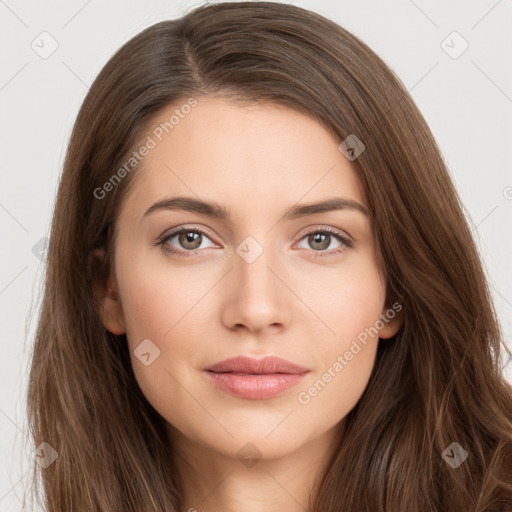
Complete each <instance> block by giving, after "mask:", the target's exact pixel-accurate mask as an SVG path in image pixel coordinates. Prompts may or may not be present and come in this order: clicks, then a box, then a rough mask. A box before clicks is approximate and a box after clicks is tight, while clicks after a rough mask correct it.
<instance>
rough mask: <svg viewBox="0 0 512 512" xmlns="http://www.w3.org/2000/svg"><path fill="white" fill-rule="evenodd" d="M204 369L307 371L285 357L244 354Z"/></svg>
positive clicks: (242, 371)
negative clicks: (261, 356)
mask: <svg viewBox="0 0 512 512" xmlns="http://www.w3.org/2000/svg"><path fill="white" fill-rule="evenodd" d="M205 370H207V371H211V372H216V373H221V372H224V373H226V372H233V373H252V374H272V373H304V372H307V371H309V370H308V369H307V368H303V367H301V366H298V365H296V364H294V363H292V362H290V361H287V360H286V359H282V358H280V357H273V356H267V357H264V358H262V359H254V358H251V357H246V356H239V357H233V358H231V359H225V360H224V361H221V362H219V363H216V364H214V365H212V366H209V367H208V368H205Z"/></svg>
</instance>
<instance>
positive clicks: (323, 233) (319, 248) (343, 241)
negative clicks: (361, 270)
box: [301, 228, 353, 256]
mask: <svg viewBox="0 0 512 512" xmlns="http://www.w3.org/2000/svg"><path fill="white" fill-rule="evenodd" d="M302 240H305V241H306V244H308V245H309V247H310V248H312V249H313V252H317V253H321V254H315V256H332V255H334V254H339V253H340V252H342V251H344V250H345V249H346V248H347V247H348V248H351V247H353V243H352V241H351V240H350V239H349V238H348V237H346V236H344V235H342V234H341V233H339V232H338V231H334V230H331V229H328V228H323V229H317V230H315V231H310V232H309V233H307V234H306V235H305V236H303V237H302V238H301V241H302ZM333 242H335V243H337V244H338V245H335V246H334V247H332V243H333ZM329 247H331V249H333V250H331V251H328V252H327V254H323V253H324V252H326V251H327V249H329ZM301 248H303V249H308V247H301Z"/></svg>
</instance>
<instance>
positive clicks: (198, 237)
mask: <svg viewBox="0 0 512 512" xmlns="http://www.w3.org/2000/svg"><path fill="white" fill-rule="evenodd" d="M174 239H176V242H175V243H176V244H178V246H179V247H178V248H176V245H173V243H172V242H173V240H174ZM205 240H209V238H208V235H207V234H206V233H205V232H204V231H203V230H201V229H199V228H185V227H183V228H180V229H176V230H174V231H172V232H171V233H169V234H167V235H164V236H163V237H162V238H160V240H159V241H158V243H157V245H161V246H162V249H163V250H164V251H166V252H170V253H173V254H175V255H177V256H184V257H187V256H188V254H186V253H194V251H196V250H198V249H205V248H207V247H215V244H211V245H207V246H206V247H205V246H204V245H203V242H204V241H205Z"/></svg>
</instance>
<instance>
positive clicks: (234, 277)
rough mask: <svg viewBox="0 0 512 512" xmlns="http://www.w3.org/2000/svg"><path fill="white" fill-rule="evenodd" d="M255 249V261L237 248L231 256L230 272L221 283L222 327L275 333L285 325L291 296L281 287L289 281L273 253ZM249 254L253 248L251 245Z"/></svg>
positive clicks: (288, 318) (284, 268) (283, 268)
mask: <svg viewBox="0 0 512 512" xmlns="http://www.w3.org/2000/svg"><path fill="white" fill-rule="evenodd" d="M259 245H260V246H261V249H258V251H257V252H259V255H257V257H256V258H255V259H252V257H254V256H255V254H253V255H252V257H251V254H250V253H244V252H243V248H240V247H239V251H238V252H236V253H234V254H233V267H234V268H233V270H232V271H231V272H230V273H229V275H228V276H226V279H225V286H224V288H223V289H224V290H225V294H224V303H223V311H222V320H223V322H224V325H226V326H227V327H228V328H230V329H238V330H243V329H247V330H249V331H251V332H261V331H264V330H266V329H270V330H272V332H275V331H276V330H279V329H281V330H282V329H284V328H286V326H287V325H288V323H289V320H290V317H291V308H292V301H293V293H292V292H291V291H290V289H289V288H287V286H286V284H285V283H286V282H287V281H288V280H289V279H287V275H286V267H285V266H284V265H283V264H282V262H279V258H278V255H277V254H276V253H275V251H272V249H271V248H270V247H263V244H262V243H261V242H260V243H259ZM246 247H247V246H246ZM262 249H263V250H262ZM249 250H250V251H255V250H256V248H255V246H254V245H252V246H250V249H249ZM260 251H261V252H260ZM246 254H248V255H249V257H247V256H246ZM256 254H257V253H256Z"/></svg>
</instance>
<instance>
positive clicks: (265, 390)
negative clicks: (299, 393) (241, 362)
mask: <svg viewBox="0 0 512 512" xmlns="http://www.w3.org/2000/svg"><path fill="white" fill-rule="evenodd" d="M206 373H207V374H208V376H209V377H210V379H212V381H213V383H214V384H215V385H216V386H218V387H219V388H220V389H221V390H222V391H225V392H226V393H229V394H231V395H234V396H238V397H241V398H249V399H252V400H263V399H265V398H272V397H274V396H276V395H278V394H280V393H283V392H284V391H286V390H287V389H290V388H292V387H293V386H296V385H297V384H299V382H300V381H301V380H302V379H303V378H304V377H305V376H306V374H307V373H308V372H304V373H272V374H257V375H256V374H253V375H247V374H243V373H215V372H210V371H207V372H206Z"/></svg>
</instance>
